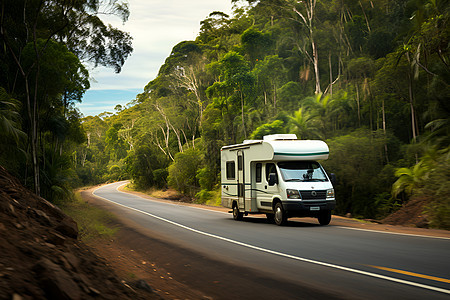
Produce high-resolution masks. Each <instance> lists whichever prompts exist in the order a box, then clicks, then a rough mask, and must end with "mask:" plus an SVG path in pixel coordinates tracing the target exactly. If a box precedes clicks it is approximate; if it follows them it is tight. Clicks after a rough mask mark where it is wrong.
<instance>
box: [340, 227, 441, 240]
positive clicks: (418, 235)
mask: <svg viewBox="0 0 450 300" xmlns="http://www.w3.org/2000/svg"><path fill="white" fill-rule="evenodd" d="M336 227H337V228H343V229H351V230H359V231H368V232H374V233H384V234H394V235H406V236H413V237H422V238H430V239H442V240H450V238H448V237H443V236H432V235H420V234H412V233H401V232H387V231H380V230H371V229H364V228H354V227H347V226H336Z"/></svg>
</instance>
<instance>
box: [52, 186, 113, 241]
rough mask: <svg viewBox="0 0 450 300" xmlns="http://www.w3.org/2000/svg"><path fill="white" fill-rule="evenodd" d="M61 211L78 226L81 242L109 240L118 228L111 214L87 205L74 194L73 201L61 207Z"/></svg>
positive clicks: (79, 196) (77, 194)
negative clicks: (99, 239) (96, 239)
mask: <svg viewBox="0 0 450 300" xmlns="http://www.w3.org/2000/svg"><path fill="white" fill-rule="evenodd" d="M61 209H62V210H63V211H64V213H66V214H67V215H69V216H70V217H72V218H73V219H74V220H75V222H77V224H78V236H79V238H80V239H81V240H82V241H88V240H90V239H95V238H104V239H111V238H112V237H113V236H114V235H115V234H116V232H117V231H118V230H119V228H118V227H117V226H115V225H113V224H114V223H115V216H114V215H113V214H112V213H109V212H107V211H104V210H102V209H99V208H97V207H94V206H92V205H89V203H87V202H86V201H84V200H83V199H82V198H81V195H80V192H76V193H75V196H74V200H73V201H70V202H69V201H68V202H66V203H64V204H63V205H61Z"/></svg>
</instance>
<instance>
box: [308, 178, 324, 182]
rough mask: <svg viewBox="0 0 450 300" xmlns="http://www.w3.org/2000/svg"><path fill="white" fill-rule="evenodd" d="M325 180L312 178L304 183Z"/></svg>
mask: <svg viewBox="0 0 450 300" xmlns="http://www.w3.org/2000/svg"><path fill="white" fill-rule="evenodd" d="M324 181H325V179H319V178H311V179H305V180H303V182H324Z"/></svg>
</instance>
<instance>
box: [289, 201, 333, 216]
mask: <svg viewBox="0 0 450 300" xmlns="http://www.w3.org/2000/svg"><path fill="white" fill-rule="evenodd" d="M282 204H283V208H284V210H285V212H286V213H287V215H288V217H308V216H310V217H317V216H318V215H319V214H320V212H321V211H324V210H332V209H334V208H335V207H336V200H335V199H333V200H314V201H298V200H297V201H295V200H294V201H293V200H290V201H283V202H282Z"/></svg>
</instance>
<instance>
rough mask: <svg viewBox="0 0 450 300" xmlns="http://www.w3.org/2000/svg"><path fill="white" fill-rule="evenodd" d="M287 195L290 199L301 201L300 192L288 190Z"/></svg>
mask: <svg viewBox="0 0 450 300" xmlns="http://www.w3.org/2000/svg"><path fill="white" fill-rule="evenodd" d="M286 195H287V197H288V199H300V198H301V197H300V193H299V192H298V190H291V189H287V190H286Z"/></svg>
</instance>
